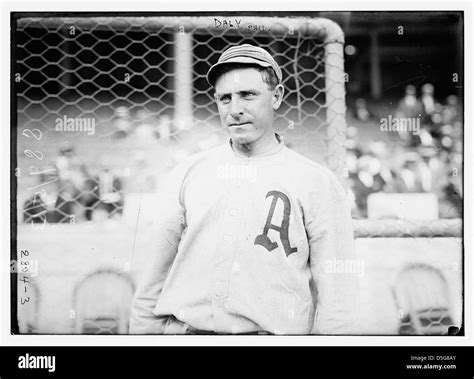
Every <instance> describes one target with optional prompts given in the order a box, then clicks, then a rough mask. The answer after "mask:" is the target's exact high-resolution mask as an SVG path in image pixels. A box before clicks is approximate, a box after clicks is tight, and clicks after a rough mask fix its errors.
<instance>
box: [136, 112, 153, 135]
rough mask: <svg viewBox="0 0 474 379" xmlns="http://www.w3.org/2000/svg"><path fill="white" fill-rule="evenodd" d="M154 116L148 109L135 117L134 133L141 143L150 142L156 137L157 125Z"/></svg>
mask: <svg viewBox="0 0 474 379" xmlns="http://www.w3.org/2000/svg"><path fill="white" fill-rule="evenodd" d="M154 121H155V120H154V119H153V116H152V115H151V114H150V112H148V110H147V109H145V108H143V109H140V110H139V111H138V112H137V114H136V117H135V121H134V124H135V125H136V126H135V128H134V133H135V135H136V136H137V137H138V139H139V140H140V141H141V142H145V141H149V140H150V139H152V138H154V137H155V125H154Z"/></svg>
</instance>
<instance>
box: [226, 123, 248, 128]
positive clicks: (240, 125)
mask: <svg viewBox="0 0 474 379" xmlns="http://www.w3.org/2000/svg"><path fill="white" fill-rule="evenodd" d="M246 125H250V122H242V123H239V124H230V125H229V126H230V127H231V128H241V127H242V126H246Z"/></svg>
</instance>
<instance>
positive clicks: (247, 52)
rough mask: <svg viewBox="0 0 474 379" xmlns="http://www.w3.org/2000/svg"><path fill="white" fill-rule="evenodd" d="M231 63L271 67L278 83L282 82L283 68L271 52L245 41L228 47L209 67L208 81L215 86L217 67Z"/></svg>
mask: <svg viewBox="0 0 474 379" xmlns="http://www.w3.org/2000/svg"><path fill="white" fill-rule="evenodd" d="M229 63H243V64H256V65H258V66H261V67H271V68H272V69H273V71H275V74H276V76H277V78H278V83H281V80H282V72H281V68H280V66H279V65H278V63H276V61H275V59H273V57H272V56H271V55H270V53H269V52H268V51H266V50H265V49H262V48H261V47H258V46H253V45H250V44H248V43H245V44H243V45H238V46H232V47H230V48H228V49H227V50H226V51H224V52H223V53H222V55H221V56H220V57H219V60H218V61H217V63H216V64H214V65H213V66H212V67H211V68H210V69H209V71H208V72H207V81H208V83H209V84H210V85H211V86H214V84H215V82H216V80H217V73H218V70H217V68H219V67H222V66H224V65H226V64H229Z"/></svg>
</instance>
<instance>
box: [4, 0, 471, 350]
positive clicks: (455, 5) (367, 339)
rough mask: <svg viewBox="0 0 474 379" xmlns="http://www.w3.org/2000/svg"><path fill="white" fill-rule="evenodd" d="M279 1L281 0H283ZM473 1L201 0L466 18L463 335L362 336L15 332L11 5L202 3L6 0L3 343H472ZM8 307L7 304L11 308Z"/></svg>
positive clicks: (253, 7) (249, 7)
mask: <svg viewBox="0 0 474 379" xmlns="http://www.w3.org/2000/svg"><path fill="white" fill-rule="evenodd" d="M280 1H281V0H280ZM472 9H473V7H472V4H471V2H469V1H445V2H434V1H429V0H423V1H419V0H418V1H397V2H393V3H392V2H390V3H388V2H385V3H384V2H381V1H356V0H355V1H344V2H341V1H320V2H317V3H315V2H314V1H313V2H311V1H309V0H308V1H298V0H294V1H291V2H288V1H285V2H283V1H282V2H281V3H276V2H274V1H272V2H267V1H262V0H260V1H258V2H257V1H254V0H253V1H252V0H241V1H239V2H230V3H229V2H216V1H214V2H210V1H206V0H201V1H200V2H199V11H216V10H218V11H236V10H240V11H257V10H262V11H265V10H266V11H275V10H281V11H362V10H365V11H378V10H379V11H387V10H390V11H409V10H412V11H423V10H433V11H434V10H438V11H442V10H446V11H449V10H464V12H465V13H464V17H465V18H464V21H465V41H464V46H465V58H464V67H465V72H464V74H465V78H464V83H465V85H466V91H465V122H464V125H465V152H464V154H465V155H464V157H465V176H464V180H465V184H464V186H465V191H464V196H465V201H466V207H465V215H464V233H465V240H464V241H465V265H464V269H465V270H464V275H465V280H464V288H465V293H464V296H465V304H464V305H465V330H466V336H465V337H401V336H357V337H352V336H351V337H323V336H297V337H291V336H74V335H68V336H58V335H43V336H24V335H23V336H12V335H10V312H9V309H10V277H9V274H8V270H7V269H5V268H6V267H10V266H9V262H10V238H9V236H10V226H9V221H10V184H9V183H10V171H9V170H10V169H9V166H10V163H9V162H10V130H9V125H10V83H9V79H10V12H11V11H23V12H27V11H38V12H40V11H131V12H132V11H156V12H159V11H197V9H196V3H195V2H192V1H180V0H174V1H173V2H161V3H158V2H157V1H149V2H144V1H128V2H113V1H97V0H81V1H80V2H68V1H65V0H64V1H61V2H59V1H55V2H52V1H48V2H34V1H30V2H26V1H21V2H20V1H15V2H12V1H8V2H5V1H2V12H1V25H2V26H1V32H2V33H1V46H2V56H1V67H2V71H1V72H2V73H3V76H2V77H3V85H2V87H1V91H2V92H1V93H2V95H1V98H2V102H1V115H2V117H1V120H2V128H1V131H0V151H1V153H0V154H1V155H0V156H1V159H0V161H1V162H2V165H1V171H0V172H1V178H2V186H0V199H1V202H0V213H1V215H2V221H1V237H2V238H1V243H2V245H1V257H0V259H1V260H0V264H1V269H0V309H2V312H0V345H5V346H41V345H46V346H52V345H61V346H62V345H63V346H88V345H95V346H98V345H101V346H119V345H124V346H127V345H129V346H159V345H168V346H177V345H188V346H202V345H223V346H224V345H225V346H227V345H236V346H245V345H255V346H268V345H301V346H310V345H312V346H341V345H345V346H359V345H368V346H370V345H374V346H466V345H474V343H473V341H474V340H473V325H474V319H473V302H472V300H473V299H472V295H473V291H472V289H473V281H472V274H473V258H472V235H473V234H474V230H473V225H472V201H471V197H472V177H473V175H472V174H473V170H474V165H473V164H472V163H473V162H472V147H473V145H474V140H473V132H472V129H471V126H472V125H473V122H472V120H473V119H472V106H471V104H472V101H473V97H472V71H471V68H472V63H473V59H472V47H471V46H472V43H473V38H472V37H473V35H472V32H473V28H472ZM7 310H8V311H7Z"/></svg>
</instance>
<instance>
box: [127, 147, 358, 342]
mask: <svg viewBox="0 0 474 379" xmlns="http://www.w3.org/2000/svg"><path fill="white" fill-rule="evenodd" d="M160 204H161V207H160V209H157V210H156V213H157V214H159V215H160V217H159V220H158V222H157V226H156V229H155V233H156V245H154V246H152V247H151V249H152V252H150V255H153V256H152V257H151V258H150V261H149V262H150V263H149V267H148V269H147V271H146V273H145V274H144V276H143V277H142V278H140V280H141V283H140V286H139V288H138V290H137V293H136V296H135V299H134V303H133V306H132V316H131V325H130V331H131V333H139V334H145V333H166V332H167V327H166V325H167V320H168V319H169V316H170V315H173V316H174V318H176V319H177V320H179V321H181V323H184V324H185V325H189V326H190V327H192V328H196V329H199V330H204V331H212V332H218V333H249V332H257V331H267V332H270V333H275V334H308V333H316V334H351V333H357V330H356V325H355V322H356V316H355V315H356V313H357V304H358V286H357V273H356V272H353V270H347V268H348V267H354V265H351V263H353V262H354V255H353V233H352V223H351V216H350V210H349V205H348V202H347V199H346V195H345V192H344V190H343V188H342V186H341V185H340V184H339V182H338V181H337V179H336V177H335V176H334V175H333V174H332V173H331V172H330V171H329V170H328V169H326V168H324V167H322V166H320V165H318V164H316V163H314V162H312V161H310V160H308V159H306V158H304V157H302V156H301V155H299V154H297V153H296V152H294V151H292V150H290V149H288V148H287V147H286V146H284V144H283V142H282V141H281V139H280V143H279V145H278V146H277V148H275V149H274V150H273V151H270V152H268V153H267V154H264V155H262V156H257V157H250V158H249V157H247V156H244V155H242V154H240V153H238V152H236V151H234V150H233V148H232V146H231V144H227V145H225V146H221V147H218V148H214V149H212V150H210V151H207V152H204V153H200V154H197V155H195V156H193V157H191V158H190V159H188V160H187V161H186V162H185V163H182V164H180V165H179V166H178V167H176V168H175V170H174V171H173V172H172V174H171V175H170V177H169V178H168V183H167V190H166V191H165V192H164V194H163V195H162V201H161V202H160ZM347 263H349V264H347ZM341 267H342V268H343V269H342V270H341V269H340V268H341ZM344 267H345V268H346V270H344ZM338 268H339V269H338ZM172 332H176V330H173V331H172Z"/></svg>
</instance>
